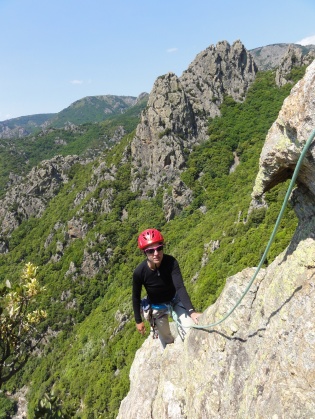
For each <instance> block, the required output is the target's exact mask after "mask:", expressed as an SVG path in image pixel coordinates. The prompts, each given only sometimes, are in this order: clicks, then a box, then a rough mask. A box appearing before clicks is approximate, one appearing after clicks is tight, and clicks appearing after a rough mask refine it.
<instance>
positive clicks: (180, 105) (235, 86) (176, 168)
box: [131, 41, 257, 219]
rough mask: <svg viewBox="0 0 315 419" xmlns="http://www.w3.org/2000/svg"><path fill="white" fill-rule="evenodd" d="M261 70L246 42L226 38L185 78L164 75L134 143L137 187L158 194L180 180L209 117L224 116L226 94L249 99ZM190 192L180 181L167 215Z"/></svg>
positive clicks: (170, 197) (200, 58)
mask: <svg viewBox="0 0 315 419" xmlns="http://www.w3.org/2000/svg"><path fill="white" fill-rule="evenodd" d="M256 72H257V66H256V65H255V63H254V61H253V58H252V56H251V55H250V53H248V51H247V50H246V49H245V47H244V45H243V44H242V43H241V42H240V41H236V42H235V43H234V44H233V45H230V44H229V43H228V42H226V41H222V42H219V43H218V44H217V45H216V46H214V45H211V46H210V47H209V48H207V49H206V50H204V51H202V52H201V53H200V54H198V55H197V57H196V58H195V60H194V61H193V62H192V63H191V64H190V66H189V67H188V69H187V70H186V71H184V73H183V74H182V76H181V77H177V76H176V75H175V74H173V73H168V74H166V75H164V76H161V77H159V78H158V79H157V80H156V82H155V84H154V86H153V89H152V91H151V93H150V96H149V100H148V104H147V108H146V110H145V111H143V113H142V117H141V122H140V124H139V125H138V127H137V131H136V135H135V137H134V139H133V141H132V144H131V157H132V165H133V170H132V175H133V190H134V191H136V190H140V191H142V193H143V194H144V195H146V194H149V195H150V194H151V195H152V194H155V193H156V192H157V190H158V188H159V186H163V185H165V184H166V183H171V184H172V183H173V182H174V181H175V179H178V177H179V174H180V173H181V171H182V169H183V168H184V166H185V161H186V159H187V155H188V154H189V152H190V151H191V150H192V147H193V145H194V144H200V143H201V142H202V141H204V140H205V139H206V138H207V132H206V131H207V121H208V118H213V117H215V116H219V115H220V110H219V106H220V105H221V104H222V102H223V98H224V96H225V95H229V96H231V97H233V98H234V99H235V100H236V101H242V100H244V98H245V96H246V92H247V90H248V88H249V86H250V85H251V83H252V82H253V81H254V80H255V76H256ZM190 197H191V193H190V191H189V190H187V188H186V187H185V185H183V184H181V185H178V184H176V186H175V188H174V189H173V191H172V193H171V195H169V194H165V195H164V207H165V214H166V217H167V218H168V219H169V218H172V217H173V216H174V215H175V214H176V208H177V211H178V210H180V209H181V208H182V207H183V206H185V205H187V204H188V203H189V199H190ZM178 198H179V199H178Z"/></svg>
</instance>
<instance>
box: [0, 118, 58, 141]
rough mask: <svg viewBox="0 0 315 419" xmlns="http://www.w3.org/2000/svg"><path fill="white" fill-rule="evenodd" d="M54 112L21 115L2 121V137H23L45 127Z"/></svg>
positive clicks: (0, 124)
mask: <svg viewBox="0 0 315 419" xmlns="http://www.w3.org/2000/svg"><path fill="white" fill-rule="evenodd" d="M55 115H56V114H54V113H43V114H37V115H27V116H20V117H18V118H12V119H7V120H6V121H1V122H0V138H21V137H25V136H26V135H29V134H31V133H32V132H34V131H36V130H38V129H42V128H45V127H46V126H47V124H48V123H49V121H50V120H51V118H52V117H54V116H55Z"/></svg>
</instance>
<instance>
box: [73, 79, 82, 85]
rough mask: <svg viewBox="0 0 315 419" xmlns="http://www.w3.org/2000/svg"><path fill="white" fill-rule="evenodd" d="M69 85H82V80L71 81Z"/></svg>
mask: <svg viewBox="0 0 315 419" xmlns="http://www.w3.org/2000/svg"><path fill="white" fill-rule="evenodd" d="M70 83H71V84H83V80H71V82H70Z"/></svg>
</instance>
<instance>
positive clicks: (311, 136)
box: [172, 130, 315, 329]
mask: <svg viewBox="0 0 315 419" xmlns="http://www.w3.org/2000/svg"><path fill="white" fill-rule="evenodd" d="M314 136H315V130H314V131H313V132H312V133H311V135H310V137H309V138H308V140H307V142H306V143H305V146H304V148H303V150H302V152H301V155H300V157H299V160H298V162H297V164H296V167H295V170H294V172H293V175H292V179H291V182H290V184H289V187H288V190H287V193H286V195H285V198H284V201H283V204H282V207H281V210H280V212H279V215H278V218H277V221H276V224H275V226H274V229H273V231H272V233H271V236H270V239H269V242H268V244H267V246H266V249H265V251H264V254H263V255H262V257H261V260H260V262H259V265H258V267H257V268H256V271H255V273H254V275H253V277H252V278H251V280H250V281H249V283H248V285H247V287H246V289H245V291H244V292H243V294H242V295H241V297H240V299H239V300H238V301H237V303H236V304H235V305H234V307H233V308H232V309H231V310H230V311H229V312H228V313H227V314H226V315H225V316H224V317H222V319H220V320H218V321H216V322H214V323H211V324H207V325H204V326H202V325H193V326H189V327H190V328H194V329H207V328H210V327H214V326H217V325H219V324H220V323H223V322H224V321H225V320H226V319H227V318H228V317H229V316H230V315H231V314H232V313H233V311H234V310H235V309H236V308H237V307H238V306H239V305H240V303H241V301H242V300H243V298H244V297H245V295H246V294H247V292H248V291H249V289H250V287H251V286H252V284H253V282H254V281H255V279H256V277H257V275H258V272H259V271H260V268H261V267H262V265H263V263H264V262H265V260H266V257H267V254H268V252H269V249H270V246H271V244H272V242H273V240H274V238H275V235H276V232H277V230H278V227H279V224H280V221H281V219H282V216H283V213H284V211H285V208H286V206H287V203H288V200H289V197H290V194H291V192H292V189H293V186H294V183H295V181H296V178H297V175H298V173H299V170H300V166H301V164H302V160H303V159H304V157H305V154H306V153H307V151H308V149H309V147H310V145H311V143H312V141H313V138H314ZM172 314H173V313H172ZM173 319H174V321H176V323H177V324H179V322H178V319H177V315H176V313H175V318H174V317H173ZM181 327H183V326H182V325H181Z"/></svg>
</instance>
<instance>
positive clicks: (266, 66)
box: [249, 43, 315, 71]
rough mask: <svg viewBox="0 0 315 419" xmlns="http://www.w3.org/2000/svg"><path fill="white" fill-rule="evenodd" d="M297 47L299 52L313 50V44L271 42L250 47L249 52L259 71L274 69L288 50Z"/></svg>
mask: <svg viewBox="0 0 315 419" xmlns="http://www.w3.org/2000/svg"><path fill="white" fill-rule="evenodd" d="M292 49H297V50H299V51H300V52H299V53H298V55H299V54H302V55H303V56H304V55H307V54H308V53H309V52H310V51H315V45H306V46H304V45H303V46H302V45H299V44H284V43H282V44H272V45H266V46H263V47H259V48H254V49H251V50H250V51H249V52H250V53H251V55H252V56H253V57H254V60H255V63H256V64H257V66H258V69H259V70H261V71H265V70H274V69H276V68H277V67H279V66H280V65H281V61H282V60H283V59H285V56H286V55H287V53H288V50H292Z"/></svg>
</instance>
